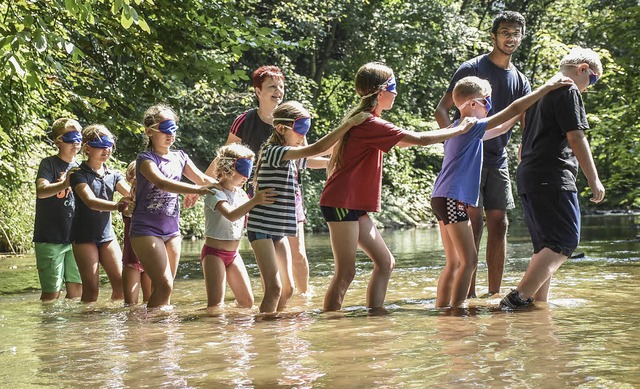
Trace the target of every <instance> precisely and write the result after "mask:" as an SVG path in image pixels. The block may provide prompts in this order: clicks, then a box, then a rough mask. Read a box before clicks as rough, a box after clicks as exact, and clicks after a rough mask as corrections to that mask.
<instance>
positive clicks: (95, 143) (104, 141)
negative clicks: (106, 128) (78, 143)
mask: <svg viewBox="0 0 640 389" xmlns="http://www.w3.org/2000/svg"><path fill="white" fill-rule="evenodd" d="M87 144H88V145H89V146H91V147H95V148H97V149H108V148H109V147H113V138H111V137H110V136H108V135H101V136H100V137H99V138H95V139H92V140H90V141H89V142H87Z"/></svg>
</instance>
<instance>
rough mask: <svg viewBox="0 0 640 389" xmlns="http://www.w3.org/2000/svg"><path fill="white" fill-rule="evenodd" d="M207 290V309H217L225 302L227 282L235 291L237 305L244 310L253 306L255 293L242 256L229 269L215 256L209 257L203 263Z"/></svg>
mask: <svg viewBox="0 0 640 389" xmlns="http://www.w3.org/2000/svg"><path fill="white" fill-rule="evenodd" d="M202 271H203V272H204V281H205V286H206V288H207V307H216V306H220V305H222V303H223V302H224V295H225V289H226V282H227V281H228V282H229V287H230V288H231V291H233V295H234V296H235V298H236V303H237V304H238V306H240V307H242V308H251V307H252V306H253V292H252V290H251V281H250V280H249V274H248V273H247V269H246V267H245V266H244V262H243V261H242V258H241V257H240V255H238V256H237V257H236V259H235V260H234V261H233V263H231V264H230V265H229V266H228V267H225V266H224V262H222V259H220V258H219V257H216V256H215V255H207V256H206V257H204V260H203V262H202Z"/></svg>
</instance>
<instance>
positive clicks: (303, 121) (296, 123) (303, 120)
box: [275, 117, 311, 136]
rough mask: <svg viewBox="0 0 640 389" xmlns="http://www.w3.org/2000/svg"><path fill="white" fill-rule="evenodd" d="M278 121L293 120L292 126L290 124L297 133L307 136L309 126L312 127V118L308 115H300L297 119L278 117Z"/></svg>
mask: <svg viewBox="0 0 640 389" xmlns="http://www.w3.org/2000/svg"><path fill="white" fill-rule="evenodd" d="M275 120H277V121H282V122H293V124H291V126H289V127H290V128H291V129H293V131H295V132H296V133H298V134H300V135H302V136H305V135H307V133H308V132H309V128H311V118H308V117H299V118H296V119H289V118H276V119H275Z"/></svg>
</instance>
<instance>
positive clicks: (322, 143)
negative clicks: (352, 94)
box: [282, 112, 371, 161]
mask: <svg viewBox="0 0 640 389" xmlns="http://www.w3.org/2000/svg"><path fill="white" fill-rule="evenodd" d="M369 117H371V114H370V113H368V112H360V113H359V114H357V115H355V116H353V117H350V118H349V119H347V120H346V121H345V122H344V123H342V124H341V125H340V126H339V127H338V128H336V129H334V130H333V131H331V132H330V133H328V134H327V135H325V136H323V137H322V139H320V140H319V141H317V142H316V143H313V144H311V145H308V146H302V147H292V148H290V149H289V150H287V152H286V153H285V154H284V156H283V157H282V159H283V160H285V161H286V160H291V159H300V158H308V157H313V156H316V155H321V154H322V153H324V152H325V151H327V150H328V149H329V148H331V146H333V145H334V144H335V143H336V142H337V141H338V140H339V139H340V138H342V136H343V135H344V134H346V133H347V131H349V130H350V129H351V127H353V126H357V125H358V124H360V123H362V122H364V121H365V120H366V119H367V118H369Z"/></svg>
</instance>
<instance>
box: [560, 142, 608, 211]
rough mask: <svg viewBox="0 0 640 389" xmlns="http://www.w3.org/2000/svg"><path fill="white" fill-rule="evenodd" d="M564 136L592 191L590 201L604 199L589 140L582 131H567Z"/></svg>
mask: <svg viewBox="0 0 640 389" xmlns="http://www.w3.org/2000/svg"><path fill="white" fill-rule="evenodd" d="M566 136H567V141H568V142H569V146H570V147H571V150H573V154H575V156H576V159H577V160H578V164H579V165H580V170H582V172H583V173H584V175H585V177H587V182H589V188H591V192H593V196H592V197H591V201H593V202H594V203H599V202H601V201H602V200H604V186H603V185H602V182H600V178H598V170H597V169H596V165H595V163H594V162H593V156H592V155H591V148H590V147H589V141H588V140H587V138H586V137H585V136H584V131H581V130H575V131H569V132H567V134H566Z"/></svg>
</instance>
